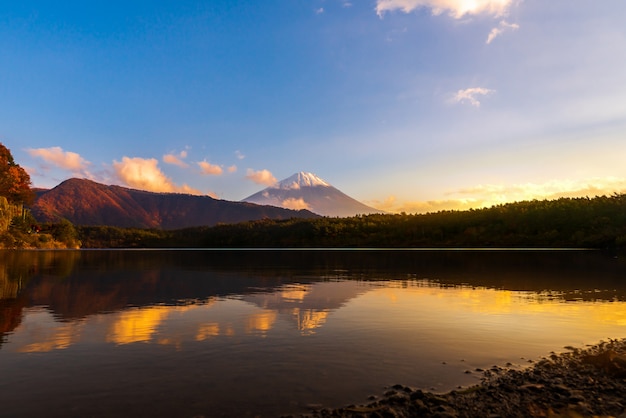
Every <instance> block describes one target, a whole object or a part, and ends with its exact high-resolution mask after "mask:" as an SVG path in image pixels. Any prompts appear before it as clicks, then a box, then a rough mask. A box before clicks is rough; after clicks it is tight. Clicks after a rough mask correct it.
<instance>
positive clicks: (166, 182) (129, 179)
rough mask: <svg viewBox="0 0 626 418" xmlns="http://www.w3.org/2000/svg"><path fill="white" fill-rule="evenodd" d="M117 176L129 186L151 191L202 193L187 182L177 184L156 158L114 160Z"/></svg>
mask: <svg viewBox="0 0 626 418" xmlns="http://www.w3.org/2000/svg"><path fill="white" fill-rule="evenodd" d="M113 169H114V170H115V174H116V175H117V178H118V179H119V180H120V181H122V182H123V183H124V184H126V185H127V186H129V187H133V188H137V189H140V190H147V191H150V192H167V193H174V192H177V193H188V194H202V193H201V192H200V191H198V190H196V189H193V188H192V187H189V186H188V185H186V184H183V185H182V186H177V185H176V184H174V183H173V182H172V180H171V179H170V178H168V177H167V176H166V175H165V174H163V172H162V171H161V169H160V168H159V167H158V161H157V160H156V159H155V158H138V157H136V158H129V157H123V158H122V161H121V162H118V161H113Z"/></svg>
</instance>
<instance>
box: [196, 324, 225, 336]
mask: <svg viewBox="0 0 626 418" xmlns="http://www.w3.org/2000/svg"><path fill="white" fill-rule="evenodd" d="M218 335H220V324H218V323H216V322H208V323H206V324H200V326H199V327H198V332H197V333H196V341H204V340H207V339H209V338H211V337H217V336H218Z"/></svg>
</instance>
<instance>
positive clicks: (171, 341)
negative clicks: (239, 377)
mask: <svg viewBox="0 0 626 418" xmlns="http://www.w3.org/2000/svg"><path fill="white" fill-rule="evenodd" d="M348 285H351V287H350V286H348ZM309 287H310V288H308V289H307V290H305V289H303V288H299V289H295V288H289V289H287V290H284V291H278V292H277V293H276V294H275V295H276V297H273V296H271V295H269V296H268V297H269V298H270V299H269V300H271V302H272V303H271V304H268V302H267V300H266V299H264V298H258V299H254V300H255V301H256V302H250V301H242V300H236V299H232V300H216V301H212V302H211V303H206V304H203V303H199V304H191V305H184V306H154V307H146V308H141V309H139V308H132V309H129V310H124V311H120V312H114V313H107V314H98V315H94V316H90V317H87V318H84V319H81V320H75V321H68V322H58V321H56V320H55V319H54V318H53V317H52V315H51V314H50V313H49V312H47V311H46V310H42V309H41V308H38V309H34V310H31V312H29V315H28V319H27V320H25V321H24V322H23V323H22V324H20V325H19V326H18V328H17V329H16V330H15V333H16V336H15V337H13V338H12V344H13V346H14V347H15V348H14V350H15V351H17V352H47V351H52V350H61V349H66V348H69V347H71V346H72V345H75V344H79V343H82V342H86V341H87V339H88V340H89V342H105V343H114V344H116V345H126V344H134V343H144V344H145V343H155V344H159V345H169V346H173V347H176V349H182V348H184V345H185V344H186V343H190V342H209V341H211V340H212V339H214V338H218V337H233V336H244V335H250V336H255V335H256V336H267V335H268V333H269V332H270V331H273V330H275V329H276V328H277V327H278V326H279V325H280V326H281V329H279V330H276V332H284V329H295V330H297V333H298V334H299V335H302V336H306V335H315V334H316V333H317V331H318V330H319V329H321V328H323V327H326V326H330V327H336V326H338V325H339V324H340V323H341V322H340V321H342V320H345V319H346V318H349V320H350V321H351V322H354V323H359V324H364V323H370V325H371V326H375V327H378V328H381V329H390V328H392V327H394V326H398V325H400V326H401V327H403V328H402V329H406V330H415V331H417V332H418V333H419V332H423V331H422V329H424V328H425V329H428V330H431V331H432V332H439V333H443V332H448V333H453V334H469V333H474V334H476V335H478V334H480V333H483V334H486V335H488V334H490V333H494V335H498V338H509V339H514V338H524V335H526V336H527V337H528V338H531V337H532V338H537V336H541V338H542V339H543V338H554V337H556V336H559V335H560V336H565V335H570V336H571V335H576V336H580V339H581V341H582V340H585V339H586V338H594V339H595V338H603V337H604V334H603V333H604V331H603V330H605V329H606V330H610V329H611V328H612V329H615V327H626V303H624V302H608V301H600V302H594V301H583V300H576V301H566V300H565V299H564V297H563V296H562V295H559V294H558V293H549V292H545V293H541V292H540V293H536V292H521V291H510V290H498V289H491V288H480V287H469V286H456V287H452V286H443V285H440V284H438V283H435V282H429V281H425V280H424V281H422V280H414V281H402V282H400V281H398V282H377V283H376V284H375V285H371V286H365V285H364V283H362V282H342V283H338V285H337V288H335V287H333V286H332V285H330V284H329V283H320V284H319V285H318V284H314V285H311V286H309ZM338 289H341V292H340V294H341V296H340V299H337V297H338V295H339V293H338ZM364 289H365V290H364ZM305 294H308V295H311V294H315V295H316V297H315V299H312V300H308V302H307V303H309V305H308V306H306V305H303V304H302V303H301V302H299V301H303V300H305V298H304V295H305ZM333 297H334V298H335V299H332V298H333ZM294 301H297V302H296V303H295V304H294ZM325 304H326V305H328V304H332V306H331V307H328V308H324V306H325ZM268 306H271V308H270V307H268ZM329 306H330V305H329ZM335 316H339V317H342V318H341V319H337V321H333V318H334V317H335ZM285 326H287V328H285ZM85 329H90V332H89V333H85V332H83V330H85ZM429 332H430V331H429ZM606 333H607V334H609V335H610V332H609V331H607V332H606ZM481 335H482V334H481ZM587 336H588V337H587ZM615 337H620V336H619V335H615Z"/></svg>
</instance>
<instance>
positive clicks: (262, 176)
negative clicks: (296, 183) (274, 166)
mask: <svg viewBox="0 0 626 418" xmlns="http://www.w3.org/2000/svg"><path fill="white" fill-rule="evenodd" d="M246 178H247V179H248V180H251V181H253V182H255V183H257V184H263V185H266V186H271V185H272V184H274V183H276V181H277V180H276V177H274V175H273V174H272V173H271V172H270V171H269V170H258V171H254V170H253V169H251V168H249V169H248V172H247V174H246Z"/></svg>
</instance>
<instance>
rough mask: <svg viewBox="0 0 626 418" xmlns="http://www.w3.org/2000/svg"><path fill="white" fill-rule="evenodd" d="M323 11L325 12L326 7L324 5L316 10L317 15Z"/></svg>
mask: <svg viewBox="0 0 626 418" xmlns="http://www.w3.org/2000/svg"><path fill="white" fill-rule="evenodd" d="M322 13H324V8H323V7H320V8H319V9H317V10H316V11H315V14H317V15H321V14H322Z"/></svg>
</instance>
